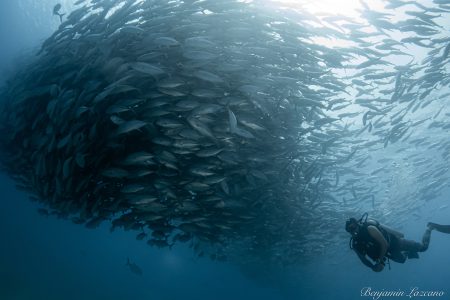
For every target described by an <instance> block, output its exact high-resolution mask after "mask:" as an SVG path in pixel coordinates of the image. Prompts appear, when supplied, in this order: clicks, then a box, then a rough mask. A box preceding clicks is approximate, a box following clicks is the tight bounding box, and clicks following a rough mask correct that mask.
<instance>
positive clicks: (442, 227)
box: [428, 222, 450, 233]
mask: <svg viewBox="0 0 450 300" xmlns="http://www.w3.org/2000/svg"><path fill="white" fill-rule="evenodd" d="M428 227H429V228H431V229H434V230H436V231H439V232H442V233H450V225H440V224H436V223H431V222H429V223H428Z"/></svg>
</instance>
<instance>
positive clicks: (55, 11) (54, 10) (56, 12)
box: [53, 3, 65, 23]
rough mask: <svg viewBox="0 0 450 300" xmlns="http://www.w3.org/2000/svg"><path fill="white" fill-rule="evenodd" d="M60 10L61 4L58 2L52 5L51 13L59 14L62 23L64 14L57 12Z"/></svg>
mask: <svg viewBox="0 0 450 300" xmlns="http://www.w3.org/2000/svg"><path fill="white" fill-rule="evenodd" d="M60 10H61V4H60V3H58V4H56V5H55V7H53V15H55V16H59V20H60V21H61V23H62V18H63V16H64V15H65V14H62V13H60V12H59V11H60Z"/></svg>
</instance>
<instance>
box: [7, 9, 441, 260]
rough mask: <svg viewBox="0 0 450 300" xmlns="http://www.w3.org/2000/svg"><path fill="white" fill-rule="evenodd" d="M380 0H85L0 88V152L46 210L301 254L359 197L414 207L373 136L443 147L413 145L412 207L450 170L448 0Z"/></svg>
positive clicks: (322, 244) (237, 250) (360, 201)
mask: <svg viewBox="0 0 450 300" xmlns="http://www.w3.org/2000/svg"><path fill="white" fill-rule="evenodd" d="M384 4H385V8H386V9H385V11H374V10H372V9H371V8H370V7H369V6H367V5H366V4H364V3H363V7H364V8H363V10H362V11H361V15H362V17H363V19H361V20H356V19H351V18H349V17H344V16H334V15H326V14H321V15H313V14H310V13H308V12H307V10H305V9H301V8H299V7H298V6H297V8H294V7H292V5H291V6H290V4H289V3H280V2H277V1H232V0H230V1H216V0H203V1H192V0H184V1H177V0H175V1H162V0H161V1H158V0H153V1H150V0H148V1H146V0H140V1H136V0H134V1H130V0H126V1H113V0H91V1H82V0H80V1H77V3H76V5H78V8H77V9H76V10H74V11H73V12H72V13H70V14H69V15H68V16H67V17H63V15H60V14H59V13H58V16H59V17H60V18H61V19H62V24H61V25H60V27H59V29H58V30H57V31H56V32H55V33H54V34H53V35H52V36H51V37H49V38H48V39H47V40H46V41H45V42H44V43H43V45H42V48H41V49H40V51H39V52H38V54H37V56H36V57H34V58H32V59H31V60H30V62H29V63H28V64H27V65H26V66H23V68H22V70H21V71H18V72H17V74H16V75H15V76H14V77H12V78H11V79H10V80H9V81H8V82H7V84H6V85H5V88H4V89H3V90H2V92H1V94H0V97H1V99H2V107H1V114H0V124H1V125H0V126H1V127H0V130H1V134H0V136H1V138H0V142H1V144H0V146H1V147H0V150H1V156H0V160H1V164H2V167H3V169H4V170H5V172H7V173H8V174H10V176H12V177H13V178H14V179H15V180H16V181H17V184H18V187H19V188H21V189H24V190H26V191H27V192H28V193H30V194H31V195H32V196H31V198H32V199H33V200H35V201H38V202H40V203H42V204H43V207H45V208H43V209H41V212H43V213H45V214H55V215H57V216H59V217H62V218H66V219H70V220H72V221H73V222H75V223H77V224H85V226H87V227H88V228H95V227H97V226H99V224H101V223H102V222H104V221H107V222H111V225H112V227H111V229H115V228H119V227H120V228H124V229H125V230H133V231H136V234H137V237H136V238H137V239H139V240H146V241H147V243H148V244H149V245H151V246H156V247H160V248H164V247H168V248H171V247H172V246H173V245H174V244H176V243H188V245H189V246H191V247H192V248H193V249H194V251H195V253H196V254H197V255H199V256H203V255H207V256H209V257H210V258H211V259H218V260H225V259H228V260H232V261H235V262H237V263H242V264H243V263H246V264H248V263H252V262H255V263H261V262H264V263H268V264H272V265H291V264H295V263H300V262H302V261H305V260H306V259H308V258H309V257H311V256H312V255H315V254H317V253H321V252H323V251H324V249H326V248H327V245H331V244H332V243H334V242H336V241H337V240H338V238H339V234H341V233H338V234H337V235H336V233H337V230H334V229H333V230H330V228H339V229H340V228H342V226H341V225H340V222H341V221H342V219H343V218H344V217H346V216H347V214H349V213H354V212H355V211H356V212H362V211H367V210H369V211H371V213H373V214H375V215H376V214H378V215H379V216H380V218H381V219H382V218H383V217H386V216H387V215H389V213H391V211H392V210H393V209H403V210H404V209H405V208H404V207H403V208H401V207H402V206H401V204H402V203H401V201H400V200H401V199H397V200H393V201H390V202H386V201H384V202H382V204H381V205H380V204H379V203H381V202H378V201H377V199H381V198H382V197H383V195H382V194H381V190H382V187H383V186H392V184H393V183H392V178H393V177H394V176H397V177H398V176H400V175H399V174H384V175H383V176H380V175H381V174H383V173H388V172H390V171H389V168H386V167H385V164H388V165H392V164H397V162H396V161H395V159H393V158H385V161H378V162H373V161H372V159H371V153H373V151H382V150H383V149H384V148H386V147H388V146H389V147H395V146H397V144H398V145H399V147H400V148H399V149H398V153H399V155H400V154H402V153H403V154H404V152H405V151H406V152H407V150H408V148H410V147H411V144H413V145H414V146H415V147H417V148H418V149H419V150H420V151H424V149H425V150H426V151H433V153H434V152H435V153H436V155H437V157H440V158H441V159H442V161H444V162H446V163H447V165H445V164H442V162H441V163H438V164H437V165H432V163H431V162H430V161H428V160H426V159H424V158H423V157H421V156H420V151H418V152H417V153H411V154H410V153H407V154H408V157H407V159H403V160H404V161H402V162H401V163H402V164H407V166H414V167H415V168H416V169H417V168H418V167H421V166H422V167H423V169H427V171H426V172H429V174H427V175H428V176H426V178H428V180H429V181H427V180H422V181H421V183H420V184H418V185H417V187H418V190H417V191H412V192H413V194H411V195H410V196H411V197H415V198H418V199H419V200H420V201H417V202H416V206H415V207H414V208H417V207H420V206H422V205H423V203H424V201H428V200H429V199H430V198H432V197H435V196H436V195H438V194H439V192H440V191H441V190H442V189H443V188H445V187H446V186H448V159H449V158H450V141H449V140H448V138H447V139H446V137H448V129H449V128H450V123H449V122H448V120H447V121H446V119H448V116H449V115H450V113H449V112H447V110H446V106H445V104H444V105H443V104H442V103H445V100H446V99H447V98H448V97H449V95H450V93H449V91H448V87H449V83H450V77H449V67H448V62H449V59H450V56H449V52H450V37H449V34H448V32H449V24H445V20H446V18H447V19H448V18H449V12H450V4H449V3H447V1H440V0H434V1H430V2H429V3H428V4H427V5H425V4H420V3H418V2H413V1H400V0H391V1H386V2H384ZM393 10H395V11H396V13H401V14H403V15H404V17H403V18H402V19H401V20H400V21H398V22H397V23H391V22H390V20H391V19H390V18H388V17H389V16H390V13H389V11H391V12H392V11H393ZM58 11H59V8H58ZM399 33H400V34H399ZM394 36H395V38H394ZM399 36H400V38H399ZM319 39H326V40H327V41H328V42H325V43H324V42H320V41H319ZM331 41H338V42H337V44H333V43H332V42H331ZM341 43H342V45H345V46H338V45H340V44H341ZM414 48H420V49H422V51H426V52H427V53H426V54H424V59H423V60H422V61H421V62H418V61H417V59H416V58H415V57H414V56H413V55H411V54H410V52H411V49H414ZM424 49H425V50H424ZM403 61H404V63H402V62H403ZM436 106H437V107H438V109H437V110H436V109H434V107H436ZM430 108H433V110H430V111H431V113H430V112H429V111H428V112H426V113H424V114H423V115H425V117H423V118H421V119H418V117H417V116H418V115H420V113H421V112H422V111H426V110H427V109H430ZM423 115H420V116H423ZM446 116H447V118H446ZM427 127H428V128H432V129H434V132H435V136H433V137H432V138H431V137H430V139H429V140H427V137H421V136H420V134H418V135H417V136H415V135H414V133H415V132H416V133H420V128H427ZM445 133H447V135H446V134H445ZM394 144H395V145H394ZM402 146H403V147H404V148H402ZM420 147H422V148H420ZM405 168H406V167H405V166H403V168H402V170H405ZM416 169H415V170H416ZM367 170H369V171H367ZM399 180H400V178H399ZM425 198H426V199H425ZM409 209H412V207H410V208H409Z"/></svg>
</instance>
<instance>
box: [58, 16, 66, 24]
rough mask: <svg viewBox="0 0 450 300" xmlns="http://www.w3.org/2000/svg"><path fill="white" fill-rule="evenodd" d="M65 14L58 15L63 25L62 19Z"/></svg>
mask: <svg viewBox="0 0 450 300" xmlns="http://www.w3.org/2000/svg"><path fill="white" fill-rule="evenodd" d="M64 15H65V14H58V16H59V20H60V21H61V23H62V21H63V20H62V18H63V16H64Z"/></svg>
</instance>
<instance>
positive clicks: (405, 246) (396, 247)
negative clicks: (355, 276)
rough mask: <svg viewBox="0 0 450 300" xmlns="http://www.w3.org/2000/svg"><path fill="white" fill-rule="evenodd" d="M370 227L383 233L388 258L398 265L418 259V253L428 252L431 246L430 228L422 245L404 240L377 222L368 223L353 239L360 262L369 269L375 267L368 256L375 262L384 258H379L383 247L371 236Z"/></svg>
mask: <svg viewBox="0 0 450 300" xmlns="http://www.w3.org/2000/svg"><path fill="white" fill-rule="evenodd" d="M368 226H375V227H376V228H377V229H378V230H379V231H380V232H381V233H382V235H383V237H384V238H385V239H386V241H387V242H388V245H389V246H388V249H387V252H386V257H388V258H389V259H392V260H393V261H395V262H398V263H404V262H405V261H406V258H407V257H410V258H413V257H414V258H418V255H417V252H424V251H426V250H427V249H428V245H429V244H430V237H431V229H430V228H428V229H427V230H426V231H425V233H424V235H423V238H422V243H419V242H416V241H412V240H406V239H404V238H403V234H401V233H396V232H394V231H390V230H386V227H383V226H382V225H380V224H379V223H378V222H376V221H372V220H371V221H368V222H366V223H365V224H363V225H362V227H361V230H360V233H359V234H358V236H357V237H356V238H354V239H353V241H352V248H353V249H354V250H355V252H356V254H357V255H358V257H359V258H360V260H361V261H362V262H363V263H364V264H365V265H366V266H368V267H369V268H373V266H374V265H373V264H372V263H371V262H370V261H369V260H368V259H367V258H366V255H367V256H368V257H370V258H371V259H372V260H373V261H376V260H377V259H380V258H382V257H379V253H380V247H381V245H380V244H379V243H378V242H377V241H376V240H375V239H374V238H373V237H372V236H371V235H370V234H369V232H368V230H367V227H368Z"/></svg>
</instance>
